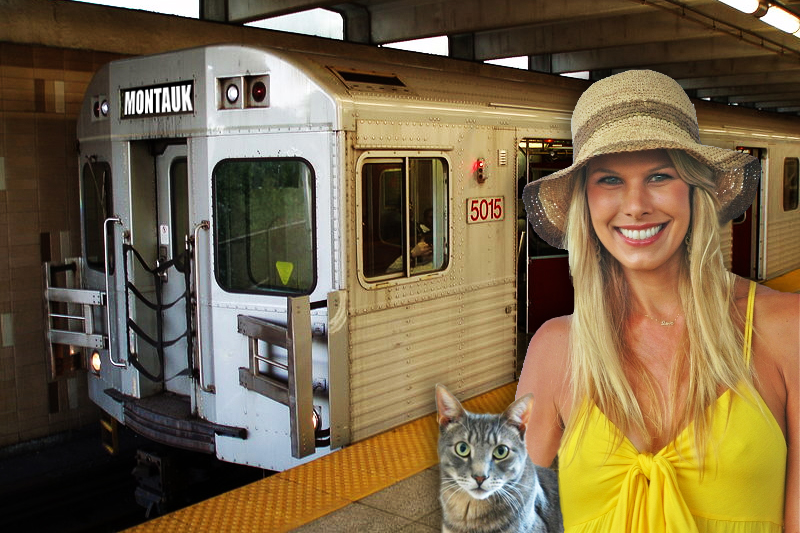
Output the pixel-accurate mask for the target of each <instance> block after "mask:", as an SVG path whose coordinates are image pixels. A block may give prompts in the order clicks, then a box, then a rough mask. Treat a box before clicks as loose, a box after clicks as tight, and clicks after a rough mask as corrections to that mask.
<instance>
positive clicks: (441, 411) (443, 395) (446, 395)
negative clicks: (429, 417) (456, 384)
mask: <svg viewBox="0 0 800 533" xmlns="http://www.w3.org/2000/svg"><path fill="white" fill-rule="evenodd" d="M436 410H437V414H438V418H437V419H438V421H439V429H444V428H445V427H447V425H448V424H450V423H451V422H455V421H457V420H460V419H461V417H462V416H464V408H463V407H461V403H460V402H459V401H458V400H457V399H456V397H455V396H453V395H452V394H450V391H448V390H447V389H446V388H445V387H444V385H442V384H440V383H437V384H436Z"/></svg>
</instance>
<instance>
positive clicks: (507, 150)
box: [45, 44, 800, 470]
mask: <svg viewBox="0 0 800 533" xmlns="http://www.w3.org/2000/svg"><path fill="white" fill-rule="evenodd" d="M333 46H334V45H332V48H331V50H329V51H326V50H316V51H312V52H308V51H305V52H304V51H296V50H281V49H267V48H263V49H262V48H258V47H252V46H237V45H227V44H226V45H214V46H205V47H199V48H193V49H187V50H181V51H175V52H170V53H163V54H158V55H153V56H146V57H133V58H128V59H122V60H118V61H114V62H112V63H110V64H108V65H106V66H104V67H103V68H101V69H100V70H99V71H98V72H97V73H96V75H95V76H94V78H93V80H92V81H91V83H90V85H89V87H88V90H87V92H86V96H85V99H84V102H83V105H82V109H81V112H80V117H79V118H78V140H79V157H80V164H79V172H80V176H79V177H80V187H81V218H82V221H81V231H82V253H81V256H80V257H79V258H75V259H72V260H69V261H68V262H66V263H63V264H47V265H45V279H46V284H47V286H46V303H47V306H48V310H49V316H48V325H47V332H46V334H47V336H48V342H49V344H50V346H51V354H53V357H55V356H56V354H57V353H58V352H59V350H61V349H63V347H64V346H67V347H68V348H69V350H71V352H70V353H80V354H82V355H81V356H82V357H84V358H85V367H86V368H87V379H88V382H89V392H90V397H91V399H92V401H93V402H95V403H96V404H97V405H98V406H99V407H100V408H101V409H102V411H104V413H106V416H108V417H109V418H110V419H111V420H113V421H116V422H117V423H121V424H124V425H126V426H128V427H129V428H131V429H132V430H134V431H136V432H137V433H140V434H142V435H144V436H146V437H148V438H150V439H153V440H155V441H158V442H161V443H164V444H167V445H169V446H174V447H178V448H185V449H190V450H196V451H201V452H206V453H209V454H215V455H216V457H217V458H219V459H221V460H223V461H227V462H232V463H239V464H246V465H253V466H257V467H260V468H265V469H270V470H284V469H287V468H290V467H292V466H295V465H297V464H300V463H303V462H306V461H310V460H313V459H314V458H317V457H319V456H321V455H324V454H327V453H329V452H330V451H332V450H335V449H337V448H341V447H342V446H345V445H347V444H349V443H351V442H355V441H359V440H362V439H364V438H366V437H369V436H371V435H374V434H377V433H379V432H383V431H386V430H390V429H391V428H393V427H396V426H398V425H400V424H401V423H404V422H406V421H409V420H411V419H414V418H417V417H420V416H422V415H425V414H428V413H430V412H432V411H433V410H434V404H433V400H432V398H433V392H432V391H433V387H434V384H435V383H437V382H439V383H443V384H445V385H446V386H447V387H448V388H450V390H451V391H453V392H455V393H457V394H458V395H459V397H472V396H475V395H478V394H480V393H482V392H485V391H488V390H491V389H493V388H496V387H499V386H501V385H504V384H507V383H510V382H512V381H513V380H514V379H515V378H516V372H517V370H518V369H517V366H518V359H519V358H521V357H522V356H521V355H520V354H524V346H525V342H526V339H527V338H529V337H528V336H529V335H530V334H532V333H533V331H535V329H536V328H537V327H538V326H539V325H541V323H542V322H544V321H545V320H547V319H548V318H550V317H553V316H557V315H561V314H564V313H569V312H570V311H571V306H572V293H571V290H572V289H571V284H570V280H569V273H568V267H567V260H566V252H564V251H563V250H558V249H554V248H551V247H549V246H548V245H547V244H546V243H544V242H542V241H539V240H538V239H537V238H536V235H535V234H533V233H532V232H531V231H527V227H526V223H525V221H524V218H525V215H524V211H523V209H522V207H521V203H520V201H519V195H520V193H521V188H522V187H523V186H524V184H525V183H526V182H528V181H531V180H534V179H538V178H539V177H541V176H543V175H546V174H547V173H549V172H552V171H554V170H556V169H558V168H563V167H565V166H568V165H569V164H570V163H571V158H572V147H571V142H570V113H571V109H572V107H573V106H574V103H575V101H576V100H577V98H578V96H579V95H580V93H581V92H582V91H583V89H584V88H585V87H586V86H587V82H585V81H581V80H573V79H568V78H564V77H559V76H552V75H546V74H535V73H527V72H519V73H518V72H513V71H511V69H503V68H501V67H494V66H489V65H476V64H474V63H467V62H460V61H455V60H449V59H446V58H436V59H430V61H427V62H426V60H420V61H419V62H418V63H419V64H417V65H405V66H404V65H398V64H392V63H390V62H388V61H386V60H385V58H384V57H383V55H382V54H383V52H381V51H380V50H373V51H370V52H369V53H365V55H364V57H358V56H357V55H353V54H336V53H335V50H334V49H333ZM696 107H697V111H698V116H699V121H700V128H701V137H702V140H703V142H704V143H706V144H712V145H717V146H722V147H727V148H733V149H739V150H747V151H749V152H751V153H753V154H754V155H757V156H758V157H760V158H761V160H762V162H763V169H764V175H763V181H762V182H761V186H760V189H759V193H758V196H757V198H756V200H755V202H754V203H753V205H752V207H751V209H750V210H749V211H748V212H747V213H746V214H745V215H744V216H743V217H741V218H740V219H738V220H736V221H734V222H733V224H731V225H729V226H727V227H726V228H725V230H724V235H725V239H724V242H723V246H724V251H725V257H726V260H727V261H728V263H729V266H730V268H732V269H733V270H734V271H735V272H737V273H740V274H742V275H744V276H747V277H751V278H753V279H766V278H770V277H774V276H776V275H779V274H781V273H783V272H786V271H789V270H793V269H796V268H798V267H800V240H798V239H797V235H798V232H800V210H799V209H798V158H799V157H800V131H798V124H799V123H798V121H797V119H796V117H795V118H786V117H781V116H778V115H770V114H767V113H759V112H756V111H754V110H748V109H736V108H734V107H728V106H723V105H719V104H711V103H708V102H703V101H697V102H696Z"/></svg>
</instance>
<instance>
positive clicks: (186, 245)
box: [51, 46, 350, 470]
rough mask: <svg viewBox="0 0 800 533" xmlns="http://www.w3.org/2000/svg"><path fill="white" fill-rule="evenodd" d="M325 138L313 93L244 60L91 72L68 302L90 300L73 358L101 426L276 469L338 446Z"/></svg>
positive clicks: (340, 411) (192, 55)
mask: <svg viewBox="0 0 800 533" xmlns="http://www.w3.org/2000/svg"><path fill="white" fill-rule="evenodd" d="M336 121H337V110H336V106H335V101H334V99H333V98H331V97H330V96H329V95H327V94H325V93H324V91H322V90H321V89H320V87H319V86H318V85H316V84H315V83H314V82H313V81H312V80H311V79H310V78H309V77H308V76H306V75H304V74H303V73H302V72H301V71H300V70H298V69H297V68H296V67H294V66H292V65H291V64H290V63H288V62H287V61H285V60H283V59H281V58H279V57H277V56H275V55H273V54H271V53H267V52H264V51H261V50H257V49H253V48H245V47H239V46H213V47H204V48H198V49H191V50H185V51H179V52H173V53H168V54H161V55H157V56H150V57H141V58H132V59H125V60H120V61H116V62H113V63H111V64H109V65H107V66H105V67H104V68H103V69H102V70H101V71H99V72H98V73H97V75H96V76H95V78H94V79H93V81H92V82H91V85H90V87H89V90H88V91H87V94H86V97H85V100H84V103H83V107H82V111H81V116H80V118H79V123H78V139H79V142H80V159H81V163H80V169H81V171H80V172H81V175H80V183H81V215H82V233H83V235H82V257H81V260H80V267H81V268H80V276H79V277H80V281H81V285H80V288H79V289H74V290H75V291H77V292H74V293H73V297H72V299H73V300H75V299H82V301H83V300H89V299H90V298H89V296H92V297H93V298H94V299H93V300H91V302H90V303H88V304H83V303H81V302H77V303H76V302H74V301H73V302H72V303H70V304H69V305H83V306H84V307H85V308H86V309H87V310H88V311H87V313H88V314H89V315H90V318H91V320H90V321H91V323H92V331H85V332H83V333H81V334H80V335H82V336H80V335H79V336H75V335H72V337H70V342H71V343H72V344H73V345H77V346H83V347H84V351H85V353H86V358H87V365H88V366H89V368H90V369H91V372H90V374H89V378H88V379H89V391H90V396H91V398H92V400H93V401H94V402H95V403H97V405H99V406H100V407H101V408H102V409H103V410H104V411H105V412H106V413H108V414H110V415H111V416H113V418H115V419H116V420H117V421H119V422H121V423H123V424H125V425H127V426H129V427H130V428H132V429H134V430H135V431H137V432H138V433H141V434H143V435H145V436H147V437H149V438H151V439H153V440H155V441H158V442H161V443H165V444H168V445H170V446H176V447H180V448H186V449H191V450H196V451H203V452H207V453H213V454H215V455H216V456H217V457H218V458H220V459H222V460H225V461H229V462H235V463H240V464H248V465H254V466H258V467H262V468H268V469H273V470H283V469H285V468H289V467H291V466H293V465H296V464H299V463H301V462H303V461H307V460H310V459H312V458H314V457H317V456H319V455H320V454H323V453H327V452H328V451H330V450H331V449H334V448H337V447H340V446H341V445H343V444H345V443H347V442H349V438H350V437H349V423H348V419H347V416H348V414H347V410H348V403H349V401H348V398H347V396H346V394H347V392H346V391H347V390H348V387H347V383H346V380H347V376H348V373H347V351H346V345H347V342H346V340H343V337H342V335H344V330H345V328H346V319H345V318H343V316H345V315H346V312H345V304H344V302H343V301H342V300H343V299H344V297H343V292H342V291H340V290H338V289H339V288H340V287H337V286H336V285H335V283H336V282H335V280H336V279H337V273H336V272H334V267H333V266H331V261H330V258H331V257H335V255H336V254H337V253H338V252H337V250H336V249H335V248H336V247H335V246H334V237H333V236H334V235H335V234H337V233H338V232H339V231H340V229H339V228H338V227H337V226H336V224H337V222H335V220H334V219H335V217H334V216H333V213H332V211H333V210H334V207H332V206H336V205H338V203H339V201H340V200H339V199H338V198H337V197H336V194H337V193H336V190H335V187H333V186H332V185H331V184H332V183H334V182H335V181H336V180H334V179H332V176H331V174H332V173H333V172H334V171H335V170H334V168H335V167H334V165H332V164H331V161H332V160H334V159H335V158H336V156H337V150H339V148H338V146H339V143H340V141H339V139H338V137H337V135H339V134H337V133H336V130H337V127H336V126H337V125H336ZM320 258H323V259H324V260H319V259H320ZM338 278H339V279H341V275H340V274H339V275H338ZM75 295H82V296H80V298H79V296H75ZM54 336H55V334H54ZM51 338H54V337H51ZM337 344H338V346H339V350H338V351H337V350H333V349H329V346H333V345H337ZM329 352H330V353H332V354H334V355H331V356H329ZM331 391H334V392H331ZM336 391H342V392H341V393H338V392H336ZM337 394H339V395H338V396H337Z"/></svg>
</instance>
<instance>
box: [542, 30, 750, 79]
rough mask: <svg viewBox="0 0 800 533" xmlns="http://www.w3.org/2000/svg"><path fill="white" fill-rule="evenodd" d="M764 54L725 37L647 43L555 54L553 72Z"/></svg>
mask: <svg viewBox="0 0 800 533" xmlns="http://www.w3.org/2000/svg"><path fill="white" fill-rule="evenodd" d="M763 53H764V51H763V50H762V49H760V48H758V47H755V46H752V45H750V44H748V43H742V42H737V41H733V42H731V40H730V39H729V38H727V37H723V36H714V37H709V38H701V39H686V40H681V41H670V42H663V43H646V44H636V45H626V46H617V47H614V48H601V49H595V50H585V51H582V52H570V53H564V54H553V72H558V73H561V72H577V71H583V70H596V69H603V68H613V69H620V68H642V67H648V66H650V65H657V64H664V63H676V64H680V63H685V62H693V61H700V60H703V61H708V60H730V59H735V60H736V61H746V58H747V57H757V56H759V55H761V54H763Z"/></svg>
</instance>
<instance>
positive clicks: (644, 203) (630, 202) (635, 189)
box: [623, 182, 653, 219]
mask: <svg viewBox="0 0 800 533" xmlns="http://www.w3.org/2000/svg"><path fill="white" fill-rule="evenodd" d="M623 202H624V203H623V211H624V212H625V214H626V215H628V216H630V217H632V218H634V219H639V218H641V217H642V216H644V215H646V214H649V213H651V212H652V210H653V209H652V204H651V198H650V192H649V191H648V190H647V186H646V185H645V184H644V183H637V182H633V183H629V184H628V186H627V187H626V188H625V196H624V198H623Z"/></svg>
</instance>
